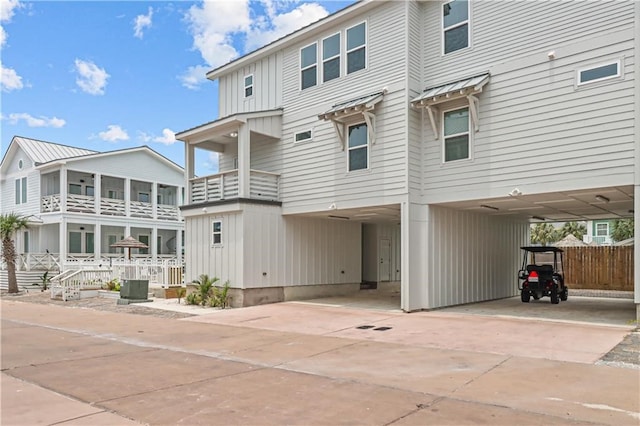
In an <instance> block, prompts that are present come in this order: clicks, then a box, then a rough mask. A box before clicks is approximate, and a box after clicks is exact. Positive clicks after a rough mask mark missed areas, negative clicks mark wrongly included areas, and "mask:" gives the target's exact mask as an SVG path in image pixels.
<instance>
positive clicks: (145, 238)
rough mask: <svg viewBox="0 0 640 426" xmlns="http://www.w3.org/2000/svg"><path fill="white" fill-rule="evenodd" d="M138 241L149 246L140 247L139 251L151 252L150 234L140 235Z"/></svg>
mask: <svg viewBox="0 0 640 426" xmlns="http://www.w3.org/2000/svg"><path fill="white" fill-rule="evenodd" d="M138 241H140V242H141V243H143V244H145V245H146V246H147V248H140V249H138V253H140V254H149V236H148V235H138Z"/></svg>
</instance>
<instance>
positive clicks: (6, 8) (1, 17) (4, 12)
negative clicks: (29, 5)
mask: <svg viewBox="0 0 640 426" xmlns="http://www.w3.org/2000/svg"><path fill="white" fill-rule="evenodd" d="M22 6H23V5H22V4H21V3H20V2H19V1H18V0H2V1H0V22H9V21H11V18H13V14H14V13H15V9H17V8H20V7H22Z"/></svg>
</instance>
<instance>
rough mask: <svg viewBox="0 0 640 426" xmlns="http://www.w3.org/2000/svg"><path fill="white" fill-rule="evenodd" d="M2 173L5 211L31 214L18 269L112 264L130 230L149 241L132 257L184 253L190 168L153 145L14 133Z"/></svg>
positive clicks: (20, 245)
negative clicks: (72, 141)
mask: <svg viewBox="0 0 640 426" xmlns="http://www.w3.org/2000/svg"><path fill="white" fill-rule="evenodd" d="M0 175H1V176H2V178H1V179H0V194H1V199H2V206H1V209H0V211H1V213H3V214H5V213H12V212H13V213H18V214H20V215H23V216H27V217H28V219H29V228H28V229H27V230H25V231H23V232H20V233H19V234H18V235H17V236H16V240H15V242H16V251H17V253H18V256H19V259H18V260H19V262H20V264H19V265H18V267H19V269H42V268H43V267H44V268H55V269H64V268H66V267H72V266H74V265H78V264H93V265H96V266H97V265H98V264H100V263H103V264H104V263H105V262H106V263H107V265H108V263H109V259H114V258H122V257H123V256H124V253H123V249H121V248H113V247H111V244H113V243H116V242H117V241H120V240H121V239H122V238H123V237H125V236H129V235H131V236H133V237H134V238H136V239H138V240H140V241H142V242H144V243H145V244H147V245H148V246H149V248H148V249H134V250H133V257H144V258H147V259H150V260H158V259H163V258H175V257H176V256H177V257H178V258H180V257H181V255H182V250H176V248H177V247H182V239H183V235H182V233H183V229H184V222H183V219H182V216H181V214H180V211H179V208H178V206H179V205H180V204H181V203H182V193H183V185H184V171H183V169H182V168H181V167H180V166H178V165H177V164H175V163H174V162H172V161H170V160H168V159H167V158H165V157H163V156H162V155H160V154H158V153H157V152H155V151H153V150H152V149H151V148H149V147H147V146H141V147H136V148H130V149H122V150H117V151H110V152H96V151H91V150H87V149H82V148H74V147H70V146H66V145H59V144H56V143H51V142H43V141H39V140H34V139H29V138H25V137H21V136H15V137H14V138H13V139H12V141H11V144H10V145H9V148H8V149H7V151H6V153H5V155H4V158H3V159H2V163H1V164H0ZM105 266H106V265H105Z"/></svg>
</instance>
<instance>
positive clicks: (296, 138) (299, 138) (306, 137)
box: [293, 130, 311, 143]
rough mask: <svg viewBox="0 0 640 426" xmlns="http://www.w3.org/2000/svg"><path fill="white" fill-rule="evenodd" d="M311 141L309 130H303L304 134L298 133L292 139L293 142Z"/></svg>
mask: <svg viewBox="0 0 640 426" xmlns="http://www.w3.org/2000/svg"><path fill="white" fill-rule="evenodd" d="M310 140H311V130H305V131H304V132H298V133H296V134H295V136H294V137H293V141H294V142H296V143H297V142H306V141H310Z"/></svg>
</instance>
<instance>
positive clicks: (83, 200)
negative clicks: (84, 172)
mask: <svg viewBox="0 0 640 426" xmlns="http://www.w3.org/2000/svg"><path fill="white" fill-rule="evenodd" d="M67 211H69V212H74V213H95V212H96V202H95V198H94V197H91V196H89V195H78V194H67Z"/></svg>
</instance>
